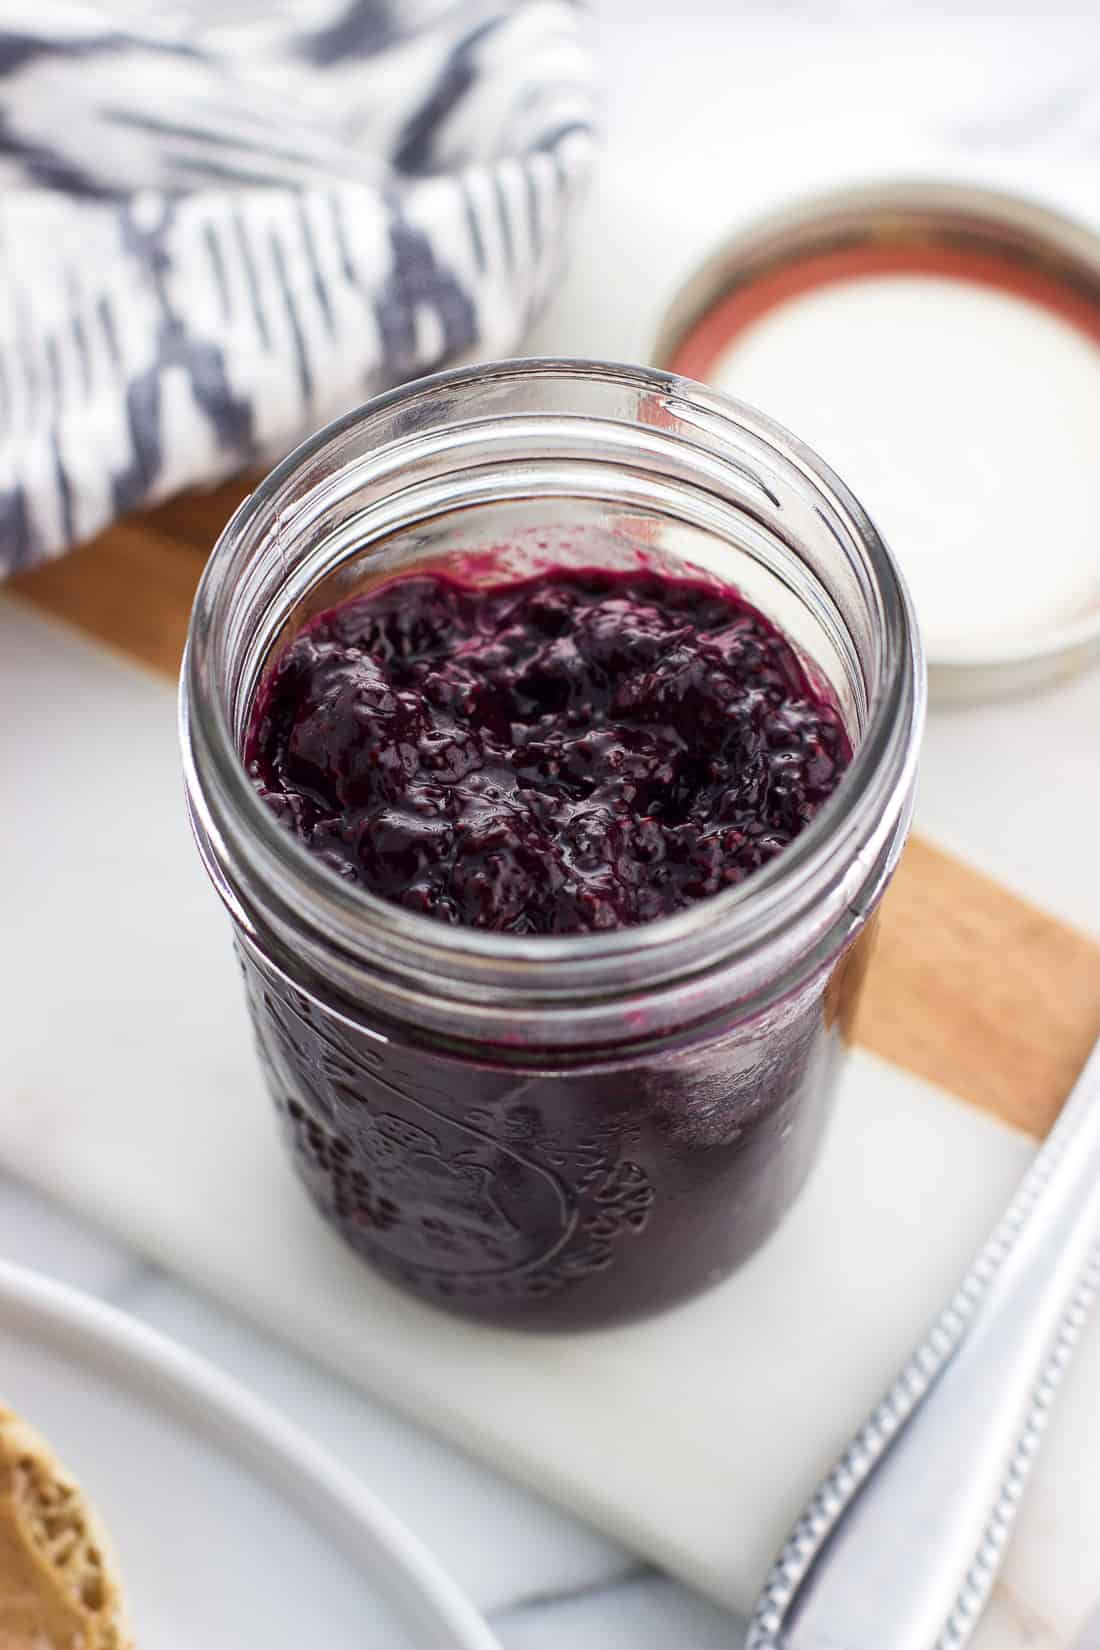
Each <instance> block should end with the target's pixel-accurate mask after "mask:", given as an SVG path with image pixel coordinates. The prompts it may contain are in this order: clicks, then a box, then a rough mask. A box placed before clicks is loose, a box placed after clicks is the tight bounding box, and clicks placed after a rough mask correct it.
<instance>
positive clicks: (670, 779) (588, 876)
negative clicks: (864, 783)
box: [246, 568, 851, 934]
mask: <svg viewBox="0 0 1100 1650" xmlns="http://www.w3.org/2000/svg"><path fill="white" fill-rule="evenodd" d="M850 759H851V746H850V744H849V742H848V736H847V734H846V732H845V730H844V726H843V723H842V722H841V719H840V714H839V712H838V711H837V709H836V707H835V706H834V705H832V704H830V703H828V702H827V701H826V700H825V699H824V698H823V697H822V696H821V695H820V693H819V692H815V691H814V689H813V688H811V686H810V683H809V681H808V679H807V676H806V673H805V671H804V669H803V667H802V666H801V664H800V663H799V661H798V658H797V656H796V655H795V652H794V650H793V649H792V647H791V646H790V644H789V643H788V642H787V641H786V640H785V639H784V637H783V636H781V635H780V634H779V632H778V631H777V630H776V629H775V628H774V627H773V626H772V625H770V624H769V623H768V622H767V621H766V620H765V619H764V618H763V617H762V615H761V614H759V613H757V612H756V611H755V610H754V609H753V608H751V607H750V606H749V605H748V604H747V603H746V602H744V601H742V600H741V599H740V598H739V597H737V596H736V595H735V594H734V593H733V592H731V591H730V592H725V591H719V590H715V589H713V588H711V587H708V586H706V585H703V584H699V583H693V582H691V581H690V580H687V579H671V578H667V577H661V576H659V575H657V574H653V573H645V572H638V573H634V574H625V573H614V572H608V571H604V570H601V569H599V568H585V569H581V570H564V569H558V570H553V571H550V572H547V573H543V574H541V575H540V576H539V577H537V578H534V579H527V580H524V581H522V582H519V583H513V584H506V585H502V586H496V587H489V588H488V589H482V588H470V587H465V586H463V585H462V584H461V583H459V582H457V581H456V580H454V579H452V578H447V577H443V576H440V575H438V574H436V575H434V576H432V577H423V576H420V577H417V576H413V575H406V576H405V577H402V578H398V579H395V580H392V581H391V582H390V583H388V584H385V585H383V586H381V587H380V588H379V589H377V590H375V591H374V592H372V593H371V594H369V595H364V596H361V597H359V598H358V599H356V600H353V601H349V602H347V603H346V604H345V605H343V606H341V607H337V608H335V609H333V610H332V611H330V612H327V613H324V614H321V615H320V616H319V617H318V618H315V619H314V620H313V621H312V623H311V624H310V625H309V626H308V627H307V628H306V629H304V630H303V631H302V633H301V634H300V635H299V636H297V637H296V638H295V640H294V641H293V642H292V643H291V645H290V646H289V647H288V648H287V650H286V651H285V653H284V654H283V655H282V658H281V659H280V660H279V663H278V666H277V668H276V669H275V670H274V672H273V673H272V676H271V678H270V680H269V681H268V682H267V683H266V684H265V687H264V689H263V692H262V693H261V694H260V696H259V698H258V701H257V704H256V707H255V709H254V711H253V715H252V721H251V727H250V730H249V735H248V743H247V746H246V760H247V763H248V769H249V772H250V774H251V775H252V777H253V778H254V780H255V782H256V785H257V787H258V789H259V791H260V794H261V795H262V796H263V798H264V800H265V801H266V802H267V804H268V806H269V807H270V808H271V809H272V810H273V811H274V812H275V813H276V815H277V816H278V817H279V818H280V819H282V820H283V821H284V822H285V823H286V824H287V826H288V827H289V828H290V829H291V830H292V831H294V833H295V834H296V835H297V836H298V837H300V838H301V840H302V841H303V842H304V843H305V844H306V846H307V847H309V848H310V849H311V850H312V851H313V852H314V853H316V854H318V855H319V856H320V857H321V858H322V859H323V860H324V861H325V862H326V863H327V864H328V865H330V866H331V867H332V869H333V870H334V871H336V872H338V873H339V875H341V876H343V877H346V878H347V879H348V880H349V881H352V882H357V883H360V884H362V886H363V887H364V888H367V889H369V890H370V891H371V892H372V893H375V894H378V895H379V896H381V897H382V898H383V899H389V900H394V901H396V902H397V903H398V904H400V905H403V906H406V907H408V909H410V910H413V911H420V912H423V913H424V914H425V915H427V916H432V917H437V918H439V919H440V920H441V921H443V922H449V923H465V924H468V925H469V926H471V927H475V928H488V929H493V930H495V931H497V932H501V931H505V932H509V933H513V934H572V933H579V932H584V931H587V930H594V929H610V928H622V927H627V926H630V925H632V924H634V923H641V922H649V921H652V920H653V919H654V918H656V917H663V916H668V915H669V914H671V913H672V912H673V911H678V910H680V909H682V907H684V906H685V905H687V904H689V903H690V902H691V901H693V900H697V899H702V898H705V897H706V896H707V895H708V894H716V893H719V892H720V891H721V890H722V889H723V888H729V887H734V886H736V885H737V884H738V883H740V882H742V881H744V879H745V877H746V876H748V875H749V874H750V872H752V871H754V870H756V869H757V868H758V867H759V866H761V865H764V864H766V863H767V862H768V860H770V859H772V858H774V856H775V855H776V854H778V853H780V852H781V851H782V850H783V848H785V847H786V846H787V844H788V843H789V842H791V841H792V840H793V839H794V838H795V837H796V836H797V835H798V833H799V831H801V830H802V828H803V826H805V825H807V824H808V823H809V821H810V820H811V819H812V818H813V816H814V814H815V813H816V812H817V810H818V808H819V807H820V806H821V804H822V803H823V802H824V801H825V800H826V799H827V798H828V797H829V796H830V795H831V794H832V792H833V790H834V789H835V787H836V785H837V782H838V781H839V779H840V777H841V775H842V773H843V772H844V769H845V768H846V767H847V765H848V762H849V761H850Z"/></svg>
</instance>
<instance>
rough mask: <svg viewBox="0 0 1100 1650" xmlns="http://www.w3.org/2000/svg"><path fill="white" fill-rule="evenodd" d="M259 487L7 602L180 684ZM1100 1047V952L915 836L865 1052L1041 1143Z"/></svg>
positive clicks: (42, 580) (123, 532)
mask: <svg viewBox="0 0 1100 1650" xmlns="http://www.w3.org/2000/svg"><path fill="white" fill-rule="evenodd" d="M249 485H250V483H249V482H248V481H240V480H238V481H234V482H231V483H228V484H227V485H225V486H222V487H219V488H217V489H216V490H214V491H212V492H208V493H203V494H186V495H183V496H182V497H180V498H176V499H172V500H170V501H169V502H168V503H166V504H163V505H161V506H160V507H159V508H157V509H156V510H153V511H150V512H148V513H146V514H144V515H142V516H133V517H130V518H128V519H126V520H123V521H120V522H118V523H116V524H115V525H114V526H113V527H111V528H110V529H108V531H107V532H106V533H104V534H102V535H101V536H100V537H99V538H98V539H96V540H95V541H94V542H93V543H92V544H90V545H88V546H86V547H85V548H83V549H81V550H79V551H77V552H76V553H75V554H73V555H69V556H65V557H63V558H62V559H61V560H59V561H56V562H52V563H50V564H49V565H47V566H45V567H41V568H38V569H36V570H35V571H33V572H30V573H25V574H21V575H19V576H18V577H17V578H15V579H13V580H12V581H11V583H10V584H9V585H8V586H7V588H8V589H9V590H11V591H13V592H14V593H15V594H16V595H18V596H19V597H21V598H23V599H25V600H27V601H30V602H33V603H34V604H35V605H36V606H37V607H40V608H43V609H44V610H46V611H47V612H49V613H51V614H53V615H55V616H56V617H59V618H61V619H64V620H66V621H67V622H69V623H71V624H74V625H77V626H79V627H80V628H81V629H82V630H84V631H86V632H87V633H89V634H90V635H92V636H95V637H96V638H97V639H98V640H100V641H102V642H106V643H107V644H109V645H110V646H112V647H115V648H118V649H120V650H121V651H122V652H124V653H126V654H128V655H129V656H130V657H131V658H133V659H136V660H138V661H140V662H141V663H142V664H144V665H148V666H150V667H152V668H153V669H154V670H157V671H161V672H164V673H165V674H167V675H170V676H175V675H176V673H177V671H178V669H179V661H180V655H181V652H182V650H183V643H184V638H185V636H186V632H187V621H188V616H189V614H190V610H191V601H192V598H193V596H194V591H195V585H196V583H197V582H198V578H199V575H200V573H201V571H202V568H203V564H204V562H205V560H206V555H207V553H208V551H209V549H210V546H211V545H212V544H213V542H214V540H215V538H216V537H217V535H218V533H219V532H220V531H221V528H222V526H223V525H224V523H225V522H226V520H227V519H228V517H229V515H230V514H231V512H232V511H233V510H234V509H235V508H236V506H237V504H238V503H239V502H240V500H241V498H243V497H244V495H245V493H246V492H247V490H248V487H249ZM1097 1036H1100V945H1098V944H1097V943H1096V942H1095V941H1093V940H1091V939H1089V938H1087V937H1086V936H1084V935H1082V934H1079V933H1077V932H1076V931H1075V930H1073V929H1071V928H1069V927H1068V926H1067V925H1065V924H1064V923H1061V922H1059V921H1057V920H1056V919H1055V918H1053V917H1051V916H1049V915H1047V914H1046V913H1044V912H1043V911H1040V910H1038V909H1037V908H1036V907H1035V906H1033V905H1030V904H1028V903H1027V902H1026V901H1025V900H1022V899H1019V898H1018V897H1017V896H1016V895H1015V894H1012V893H1010V892H1009V891H1008V890H1007V889H1006V888H1004V887H1002V886H1001V885H1000V884H999V883H997V882H995V881H993V880H992V879H991V878H989V877H986V876H983V875H982V874H981V873H980V872H978V871H975V870H974V869H973V868H972V867H970V866H968V865H964V864H963V863H962V862H961V861H959V860H957V859H955V858H953V857H952V856H951V855H949V854H945V853H943V852H942V851H941V850H940V849H938V848H936V847H934V846H933V845H932V844H931V843H929V842H926V841H924V840H923V839H922V838H920V837H919V836H918V837H914V838H913V839H912V840H911V842H910V844H909V847H908V849H907V850H906V853H905V857H904V859H903V861H902V865H901V867H900V869H899V871H898V874H897V876H896V878H895V880H894V883H893V885H892V887H891V889H890V892H889V894H888V895H887V897H886V900H885V902H884V907H883V914H882V922H881V925H880V937H879V942H878V951H877V956H876V959H875V963H874V966H873V967H872V969H871V972H870V976H869V978H868V982H867V986H866V990H865V994H864V999H863V1004H862V1007H861V1010H860V1014H859V1017H858V1020H857V1023H856V1039H857V1041H858V1042H860V1043H862V1044H863V1045H864V1046H865V1047H866V1048H869V1049H871V1050H872V1051H873V1052H874V1053H876V1054H880V1055H882V1056H884V1057H885V1058H886V1059H888V1060H891V1061H893V1063H894V1064H895V1065H899V1066H902V1067H904V1068H905V1069H907V1070H909V1071H912V1072H914V1073H915V1074H916V1075H918V1076H920V1077H924V1078H926V1079H928V1080H930V1081H932V1082H934V1083H938V1084H939V1085H941V1086H942V1087H943V1088H946V1089H948V1090H949V1091H950V1092H951V1093H953V1094H955V1095H957V1096H958V1097H959V1098H960V1099H963V1100H968V1101H970V1102H971V1103H972V1104H974V1105H976V1106H980V1107H982V1108H983V1109H985V1110H986V1111H989V1112H992V1113H993V1114H994V1115H995V1116H997V1117H999V1118H1001V1119H1002V1120H1003V1121H1005V1122H1007V1123H1012V1124H1015V1125H1016V1126H1017V1127H1019V1128H1022V1129H1025V1130H1027V1131H1029V1132H1030V1133H1032V1134H1035V1135H1041V1134H1043V1133H1045V1131H1046V1130H1047V1129H1048V1128H1049V1127H1050V1124H1051V1123H1052V1121H1053V1120H1054V1118H1055V1116H1056V1115H1057V1112H1058V1108H1059V1106H1060V1105H1061V1102H1062V1100H1063V1099H1064V1097H1065V1095H1066V1094H1067V1092H1068V1091H1069V1089H1070V1087H1071V1086H1072V1083H1073V1080H1074V1077H1075V1076H1076V1074H1077V1072H1078V1071H1079V1070H1080V1068H1081V1066H1082V1064H1083V1062H1084V1059H1085V1056H1086V1054H1087V1053H1088V1051H1089V1049H1090V1047H1091V1046H1092V1043H1093V1042H1094V1041H1095V1039H1096V1038H1097Z"/></svg>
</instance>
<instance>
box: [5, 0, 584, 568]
mask: <svg viewBox="0 0 1100 1650" xmlns="http://www.w3.org/2000/svg"><path fill="white" fill-rule="evenodd" d="M192 5H194V0H192ZM582 22H583V19H582V18H581V17H580V16H579V15H578V11H577V9H576V7H575V6H574V5H573V4H571V3H570V0H459V3H457V4H456V3H454V0H451V3H447V0H287V3H285V4H283V5H281V6H280V5H279V4H278V3H277V0H276V3H274V4H272V3H271V0H268V3H267V4H264V5H262V6H261V5H260V4H258V3H257V0H243V3H242V0H221V3H220V4H218V5H217V6H216V7H209V6H208V7H207V9H206V11H205V16H204V14H203V12H202V11H198V12H196V11H195V10H193V9H192V10H191V11H190V12H187V11H186V9H183V15H182V17H181V7H180V6H179V5H176V6H174V7H172V9H171V11H169V10H168V8H167V7H166V6H164V5H163V4H157V3H155V0H112V3H111V4H110V6H100V7H94V8H93V7H91V6H88V5H84V4H72V3H63V0H7V3H6V4H5V5H4V6H3V7H2V8H0V572H10V571H12V570H13V569H15V568H18V567H24V566H28V565H30V564H31V563H33V562H35V561H38V560H41V559H43V558H45V557H47V556H50V555H53V554H56V553H57V552H58V551H60V550H62V549H64V548H65V547H66V546H67V545H69V544H72V543H74V542H76V541H78V540H81V539H84V538H87V537H88V536H89V535H90V534H92V533H94V532H96V531H97V530H98V529H99V528H101V527H102V526H103V525H104V524H105V523H106V522H108V521H109V520H110V519H111V518H112V517H113V516H115V515H118V514H120V513H121V512H123V511H126V510H130V509H133V508H134V507H135V506H138V505H141V504H144V503H146V502H149V501H152V500H154V499H156V498H160V497H163V496H165V495H166V494H168V493H171V492H174V491H176V490H177V489H179V488H181V487H184V486H188V485H190V484H193V483H203V482H212V481H215V480H217V479H218V478H219V477H221V476H224V475H226V474H229V473H230V472H232V471H233V470H236V469H239V468H242V467H243V466H246V465H251V464H255V463H263V462H266V461H269V460H271V459H272V458H274V457H275V456H276V455H278V454H279V453H280V452H281V451H285V450H286V449H287V448H288V447H289V446H290V445H292V444H293V443H294V441H295V440H297V439H298V438H299V437H300V436H301V435H303V434H304V433H306V432H307V431H308V430H309V429H311V428H314V427H316V426H317V425H319V424H322V423H324V422H325V421H326V420H327V419H329V418H331V417H333V416H335V415H336V414H337V413H339V412H341V411H343V410H344V409H346V408H348V407H351V406H354V405H356V404H357V403H358V402H360V401H362V400H364V399H365V398H366V397H367V396H369V395H371V394H373V393H374V392H376V391H377V390H379V389H382V388H384V387H386V386H388V385H390V384H393V383H398V382H400V381H402V380H404V379H408V378H413V377H416V376H418V375H419V374H420V373H423V372H428V371H431V370H433V369H435V368H437V367H440V366H443V365H447V364H453V363H455V362H457V361H461V360H469V359H479V358H485V357H489V356H493V355H501V354H507V353H508V352H509V351H510V350H511V349H513V348H514V347H515V346H516V344H517V342H518V341H519V340H520V338H521V337H522V335H523V332H524V329H525V327H526V326H527V324H528V322H529V321H530V319H531V318H532V316H533V314H534V313H535V311H536V310H537V308H538V306H539V304H540V303H541V301H542V299H543V298H544V296H545V295H546V293H547V289H548V286H549V284H550V282H551V281H552V279H553V277H554V274H555V271H556V269H557V267H558V264H559V260H560V257H561V252H562V242H563V231H564V228H565V222H566V218H567V215H568V213H569V210H570V208H571V206H572V205H573V204H574V202H575V200H576V198H577V196H578V193H579V191H580V188H581V186H582V185H583V183H584V181H585V178H586V175H587V171H588V166H589V160H590V156H591V148H592V136H591V115H592V87H591V70H590V63H589V59H588V54H587V52H586V50H585V47H584V43H583V39H582Z"/></svg>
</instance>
